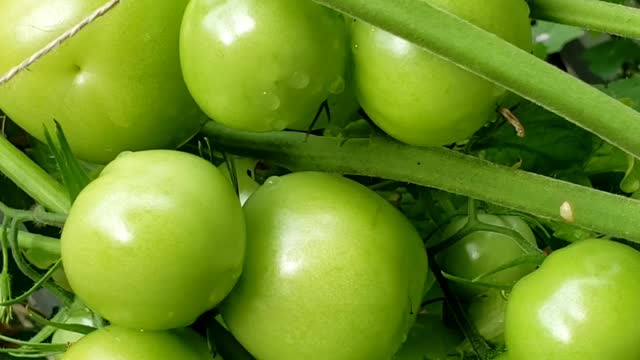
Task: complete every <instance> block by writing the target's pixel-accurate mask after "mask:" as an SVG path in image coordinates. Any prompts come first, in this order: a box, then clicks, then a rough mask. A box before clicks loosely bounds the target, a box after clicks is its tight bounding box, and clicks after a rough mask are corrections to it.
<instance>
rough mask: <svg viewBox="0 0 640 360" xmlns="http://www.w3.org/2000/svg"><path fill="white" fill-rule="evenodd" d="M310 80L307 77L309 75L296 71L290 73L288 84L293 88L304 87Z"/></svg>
mask: <svg viewBox="0 0 640 360" xmlns="http://www.w3.org/2000/svg"><path fill="white" fill-rule="evenodd" d="M310 81H311V79H310V78H309V75H307V74H305V73H303V72H298V71H296V72H294V73H293V74H291V77H290V78H289V85H291V87H292V88H294V89H304V88H306V87H307V86H309V82H310Z"/></svg>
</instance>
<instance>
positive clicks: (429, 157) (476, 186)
mask: <svg viewBox="0 0 640 360" xmlns="http://www.w3.org/2000/svg"><path fill="white" fill-rule="evenodd" d="M203 134H205V135H207V136H209V137H210V138H211V140H212V142H213V143H214V144H215V145H216V147H217V148H219V149H223V150H225V151H228V152H231V153H235V154H237V155H243V156H248V157H255V158H261V159H263V160H269V161H271V162H273V163H275V164H276V165H280V166H284V167H286V168H289V169H291V170H295V171H303V170H315V171H326V172H336V173H341V174H348V175H362V176H372V177H378V178H383V179H388V180H396V181H401V182H409V183H413V184H417V185H422V186H427V187H432V188H437V189H441V190H444V191H448V192H451V193H455V194H460V195H465V196H469V197H472V198H475V199H479V200H482V201H486V202H488V203H492V204H496V205H500V206H503V207H506V208H510V209H514V210H519V211H522V212H525V213H529V214H532V215H535V216H538V217H541V218H546V219H552V220H557V221H562V217H561V214H560V207H561V206H562V204H563V203H565V202H568V203H570V204H571V206H572V209H573V211H574V217H575V219H574V225H576V226H579V227H582V228H586V229H590V230H593V231H597V232H601V233H605V234H608V235H611V236H616V237H620V238H623V239H627V240H630V241H633V242H639V243H640V227H639V226H637V224H640V201H638V200H635V199H631V198H627V197H623V196H619V195H614V194H611V193H607V192H604V191H599V190H595V189H592V188H588V187H585V186H581V185H576V184H572V183H569V182H565V181H561V180H557V179H553V178H549V177H545V176H542V175H537V174H534V173H529V172H526V171H523V170H518V169H514V168H510V167H506V166H501V165H496V164H493V163H491V162H488V161H485V160H482V159H479V158H476V157H473V156H469V155H464V154H461V153H459V152H456V151H452V150H449V149H446V148H435V147H434V148H419V147H413V146H409V145H404V144H401V143H398V142H396V141H393V140H391V139H389V138H387V137H381V136H374V137H372V138H370V139H350V140H347V141H346V142H344V141H343V140H342V139H339V138H334V137H326V136H313V135H311V136H309V137H308V139H307V138H306V135H305V134H303V133H296V132H269V133H251V132H245V131H238V130H232V129H229V128H226V127H224V126H222V125H219V124H216V123H214V122H208V123H207V124H205V125H204V128H203ZM341 143H343V144H342V145H341Z"/></svg>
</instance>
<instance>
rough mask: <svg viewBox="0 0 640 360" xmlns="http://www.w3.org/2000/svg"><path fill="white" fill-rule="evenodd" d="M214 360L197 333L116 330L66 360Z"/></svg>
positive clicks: (88, 339)
mask: <svg viewBox="0 0 640 360" xmlns="http://www.w3.org/2000/svg"><path fill="white" fill-rule="evenodd" d="M115 359H117V360H158V359H176V360H177V359H180V360H211V359H212V356H211V355H210V353H209V348H208V346H207V343H206V341H205V340H204V339H203V338H202V337H201V336H200V335H198V334H197V333H195V332H194V331H193V330H190V329H179V330H171V331H139V330H132V329H126V328H122V327H116V326H108V327H105V328H102V329H99V330H96V331H94V332H92V333H90V334H88V335H86V336H85V337H83V338H82V339H81V340H80V341H78V342H77V343H75V344H74V345H73V346H72V347H70V348H69V350H67V352H66V353H65V354H64V356H63V357H62V360H115Z"/></svg>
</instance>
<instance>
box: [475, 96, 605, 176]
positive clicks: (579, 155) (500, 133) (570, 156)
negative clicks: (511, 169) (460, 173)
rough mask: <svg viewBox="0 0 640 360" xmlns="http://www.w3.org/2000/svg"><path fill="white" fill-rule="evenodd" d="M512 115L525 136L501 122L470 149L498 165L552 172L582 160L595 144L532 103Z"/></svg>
mask: <svg viewBox="0 0 640 360" xmlns="http://www.w3.org/2000/svg"><path fill="white" fill-rule="evenodd" d="M514 115H515V116H516V117H517V118H518V119H519V120H520V122H521V123H522V125H523V126H524V128H525V131H526V135H525V137H518V136H517V135H516V132H515V130H514V129H513V127H512V126H511V125H510V124H509V123H506V122H505V123H503V124H502V125H501V126H499V127H498V128H497V129H495V130H494V131H493V132H491V133H490V134H488V135H487V136H485V137H482V138H481V139H480V140H479V141H478V142H477V143H475V144H474V146H473V150H474V152H478V153H479V155H480V156H481V157H484V158H485V159H486V160H489V161H492V162H495V163H498V164H502V165H506V166H514V165H516V164H517V166H518V167H519V168H520V169H522V170H527V171H533V172H537V173H539V174H547V175H552V174H554V172H556V171H559V170H564V169H567V168H570V167H573V166H575V165H576V164H582V163H583V162H585V161H586V160H587V159H588V158H589V156H590V155H591V153H592V149H593V146H594V144H596V143H599V140H598V139H597V138H596V137H595V136H593V135H592V134H590V133H589V132H587V131H585V130H583V129H581V128H579V127H577V126H575V125H573V124H571V123H569V122H567V121H564V119H562V118H561V117H559V116H557V115H555V114H553V113H551V112H549V111H547V110H545V109H543V108H541V107H539V106H537V105H535V104H533V103H528V102H527V103H524V104H523V105H521V106H519V107H518V108H517V109H516V110H515V111H514Z"/></svg>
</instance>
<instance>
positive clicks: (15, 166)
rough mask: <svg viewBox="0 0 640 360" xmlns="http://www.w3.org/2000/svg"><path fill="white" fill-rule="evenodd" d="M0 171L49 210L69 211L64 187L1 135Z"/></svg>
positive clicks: (68, 201)
mask: <svg viewBox="0 0 640 360" xmlns="http://www.w3.org/2000/svg"><path fill="white" fill-rule="evenodd" d="M0 172H2V173H3V174H5V175H6V176H7V177H8V178H9V179H11V180H12V181H13V182H14V183H16V185H18V187H20V188H21V189H22V190H24V192H26V193H27V194H29V196H31V197H32V198H34V199H35V200H36V201H37V202H38V203H39V204H41V205H42V206H44V207H45V208H47V209H49V210H50V211H53V212H56V213H67V212H68V211H69V208H70V206H71V201H70V200H69V196H68V195H67V193H66V191H65V190H64V187H63V186H62V185H61V184H60V183H59V182H57V181H56V180H55V179H54V178H52V177H51V176H50V175H49V174H47V173H46V172H45V171H44V170H42V168H40V167H39V166H38V165H37V164H36V163H34V162H33V161H32V160H31V159H29V157H28V156H26V155H25V154H24V153H23V152H22V151H20V150H18V149H17V148H16V147H15V146H13V145H12V144H11V143H10V142H9V140H7V139H6V138H4V137H3V136H1V135H0Z"/></svg>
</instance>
